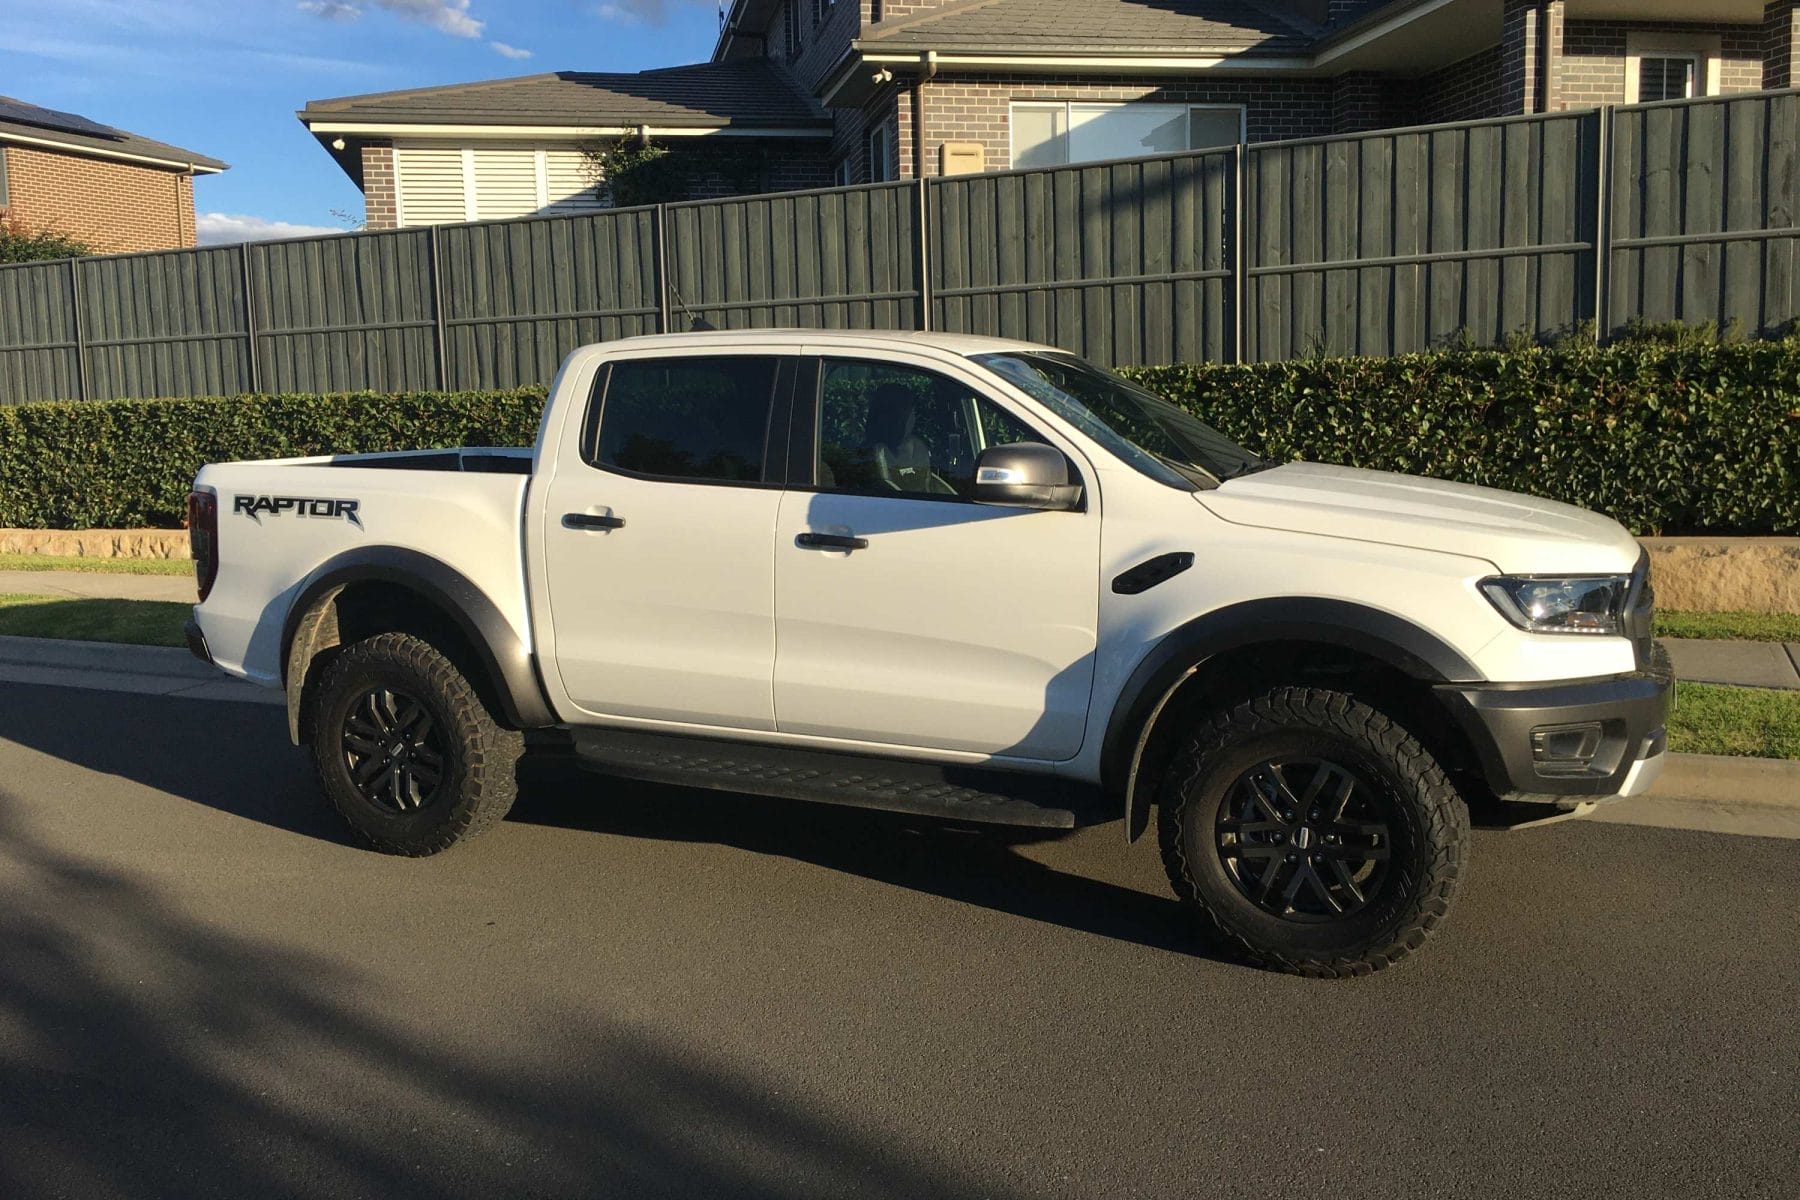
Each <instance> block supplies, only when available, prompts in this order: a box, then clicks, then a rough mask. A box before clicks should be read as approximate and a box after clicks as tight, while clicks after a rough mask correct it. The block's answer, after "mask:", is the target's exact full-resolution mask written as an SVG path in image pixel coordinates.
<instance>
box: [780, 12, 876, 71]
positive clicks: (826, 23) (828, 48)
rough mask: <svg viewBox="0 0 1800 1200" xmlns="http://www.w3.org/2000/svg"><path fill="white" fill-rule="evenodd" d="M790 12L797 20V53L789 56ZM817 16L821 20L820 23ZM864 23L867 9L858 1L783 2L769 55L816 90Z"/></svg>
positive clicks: (795, 27)
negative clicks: (860, 23)
mask: <svg viewBox="0 0 1800 1200" xmlns="http://www.w3.org/2000/svg"><path fill="white" fill-rule="evenodd" d="M866 3H868V0H862V4H866ZM790 9H791V10H792V11H793V14H794V18H795V20H794V34H795V42H796V51H795V53H793V54H789V53H788V43H787V30H788V12H789V10H790ZM815 14H816V15H817V16H818V18H819V19H818V20H817V21H816V22H815V21H814V19H813V18H814V16H815ZM861 20H863V10H862V7H861V5H860V4H859V3H858V0H834V2H833V3H831V4H829V5H827V4H825V3H823V0H783V2H782V3H781V4H779V5H777V6H776V8H775V12H774V16H773V17H772V18H771V19H770V21H769V25H768V29H767V38H768V40H767V42H766V43H765V45H766V52H767V55H768V57H770V58H772V59H774V60H775V61H776V62H779V63H781V64H782V65H783V66H785V67H786V68H787V69H788V70H789V71H791V72H793V75H794V78H796V79H798V80H799V81H800V85H801V87H802V88H805V89H806V90H808V91H812V90H814V89H816V88H817V87H818V85H819V83H820V81H821V80H822V79H824V77H825V74H826V72H827V71H829V70H830V69H831V68H832V66H833V65H835V64H836V63H837V61H838V59H840V58H842V57H843V54H844V51H845V50H847V49H849V48H850V43H851V41H852V40H853V39H854V38H855V37H856V32H857V26H858V23H859V22H860V21H861Z"/></svg>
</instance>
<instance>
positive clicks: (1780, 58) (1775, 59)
mask: <svg viewBox="0 0 1800 1200" xmlns="http://www.w3.org/2000/svg"><path fill="white" fill-rule="evenodd" d="M1762 35H1763V75H1762V85H1763V86H1764V87H1766V88H1787V87H1793V86H1795V85H1796V84H1800V73H1797V72H1796V71H1795V67H1796V66H1800V4H1797V3H1795V0H1776V2H1775V3H1773V4H1769V5H1766V6H1764V8H1763V25H1762Z"/></svg>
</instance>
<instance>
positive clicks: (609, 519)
mask: <svg viewBox="0 0 1800 1200" xmlns="http://www.w3.org/2000/svg"><path fill="white" fill-rule="evenodd" d="M624 524H625V518H624V517H613V516H602V515H601V514H599V513H564V514H563V528H564V529H618V528H621V527H622V526H623V525H624Z"/></svg>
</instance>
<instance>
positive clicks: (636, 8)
mask: <svg viewBox="0 0 1800 1200" xmlns="http://www.w3.org/2000/svg"><path fill="white" fill-rule="evenodd" d="M711 2H712V0H606V3H604V4H602V5H600V6H599V7H598V8H596V9H595V10H594V11H595V12H597V13H599V14H600V16H601V17H603V18H605V19H606V20H608V21H618V22H620V23H622V24H625V25H636V24H639V23H642V24H645V25H661V24H664V23H665V22H667V21H668V19H669V9H670V8H671V7H673V6H675V5H677V4H684V3H686V4H710V3H711Z"/></svg>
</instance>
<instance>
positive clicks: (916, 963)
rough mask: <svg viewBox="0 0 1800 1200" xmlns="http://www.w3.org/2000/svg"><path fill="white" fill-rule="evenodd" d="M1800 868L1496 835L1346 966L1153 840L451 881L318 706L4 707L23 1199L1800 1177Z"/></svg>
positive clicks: (825, 817) (611, 813) (132, 699)
mask: <svg viewBox="0 0 1800 1200" xmlns="http://www.w3.org/2000/svg"><path fill="white" fill-rule="evenodd" d="M1796 849H1797V846H1796V843H1794V842H1791V841H1774V840H1761V839H1756V838H1748V837H1733V836H1727V835H1720V834H1704V833H1692V832H1681V831H1671V830H1661V829H1642V828H1631V827H1625V826H1602V825H1593V824H1586V825H1583V824H1572V825H1563V826H1557V827H1554V828H1550V829H1543V830H1537V831H1532V832H1527V833H1515V834H1499V833H1493V834H1478V835H1477V837H1476V842H1475V847H1474V863H1473V871H1472V874H1471V876H1470V878H1469V880H1468V883H1467V885H1466V887H1465V888H1464V890H1463V892H1462V894H1461V896H1460V902H1459V905H1458V908H1457V910H1456V912H1455V913H1454V915H1453V919H1452V920H1451V921H1450V922H1448V923H1447V925H1446V927H1445V928H1444V929H1443V930H1442V931H1441V934H1440V936H1439V937H1438V938H1437V939H1436V940H1435V941H1434V942H1433V943H1432V944H1431V945H1430V946H1428V947H1427V949H1426V951H1425V952H1424V953H1422V954H1420V955H1418V956H1415V957H1414V958H1413V959H1411V960H1409V961H1408V962H1406V963H1403V964H1402V965H1401V966H1399V967H1397V968H1395V969H1393V970H1390V971H1387V972H1384V973H1382V974H1380V975H1377V976H1374V977H1372V978H1370V979H1365V980H1356V981H1350V982H1346V983H1323V982H1313V981H1306V980H1297V979H1291V978H1287V977H1283V976H1277V975H1270V974H1263V973H1259V972H1256V971H1252V970H1248V969H1245V968H1243V967H1239V966H1235V965H1232V964H1229V963H1224V962H1219V961H1215V960H1213V959H1211V958H1209V957H1207V956H1206V955H1205V954H1203V953H1200V952H1197V951H1196V949H1195V948H1194V947H1193V945H1192V943H1191V942H1190V940H1189V938H1188V937H1187V934H1186V932H1185V930H1184V927H1183V924H1182V921H1181V916H1180V913H1179V911H1178V910H1177V908H1176V906H1175V904H1174V902H1173V901H1172V900H1170V899H1169V898H1168V892H1167V889H1166V886H1165V884H1164V882H1163V880H1162V877H1161V871H1160V867H1159V865H1158V863H1157V861H1156V856H1155V852H1154V850H1153V849H1152V848H1150V847H1147V846H1140V847H1138V848H1137V849H1136V850H1132V851H1127V850H1126V849H1125V847H1124V846H1123V845H1122V837H1121V834H1120V830H1119V827H1118V826H1117V825H1116V824H1115V825H1110V826H1103V827H1100V828H1098V829H1093V830H1088V831H1085V832H1083V833H1082V834H1080V835H1077V836H1075V837H1073V838H1069V839H1066V840H1062V841H1055V842H1044V843H1038V844H1017V843H1008V842H1007V841H1005V840H1002V839H997V838H994V837H991V836H985V835H972V834H969V833H966V832H961V831H955V830H948V829H944V828H934V827H931V826H929V825H926V824H922V823H917V822H908V821H905V820H894V819H887V818H883V817H879V816H871V815H869V814H864V813H857V812H850V811H840V810H830V809H819V808H812V807H808V806H805V805H797V804H796V805H779V804H770V803H768V802H763V801H753V800H748V799H742V798H738V797H729V796H717V795H710V794H704V793H690V792H683V791H677V790H671V789H653V788H647V787H638V786H634V787H629V788H627V787H620V786H612V787H609V786H605V785H602V784H598V783H595V784H587V783H583V782H580V781H577V782H570V781H567V780H561V779H551V780H548V781H542V782H537V783H535V784H533V786H532V787H530V788H529V789H528V791H527V794H526V799H525V800H524V801H523V802H522V804H521V806H520V807H519V809H518V810H516V812H515V814H514V817H513V819H512V820H510V821H508V822H507V823H505V824H504V825H503V826H501V827H500V828H498V829H496V830H494V831H493V832H492V833H490V834H489V835H487V836H486V837H484V838H482V839H480V840H478V841H476V842H474V843H471V844H470V845H468V846H465V847H461V848H459V849H457V850H456V851H454V852H452V853H450V854H447V855H443V856H440V857H438V858H436V859H432V860H427V861H420V862H409V861H402V860H397V859H390V858H384V857H382V856H379V855H376V854H372V853H368V852H365V851H363V850H360V849H357V848H355V847H353V846H352V845H350V844H348V843H347V841H346V840H345V839H344V838H343V837H342V836H340V834H339V831H338V827H337V825H336V824H335V818H334V817H331V816H330V814H329V813H327V812H326V811H324V809H323V808H322V805H321V803H320V802H319V801H318V799H317V797H316V795H315V793H314V790H313V785H312V782H311V779H310V777H309V774H308V771H307V767H306V764H305V761H304V759H303V757H302V755H301V754H300V753H299V752H298V751H295V750H293V749H291V748H290V747H288V746H287V744H286V741H285V738H284V736H283V728H282V715H281V712H280V710H279V709H275V708H254V707H250V706H244V705H238V704H228V703H220V702H206V701H196V700H179V699H173V698H168V697H152V696H135V695H125V694H116V693H103V692H87V691H75V690H65V689H56V688H47V687H34V686H26V685H20V684H0V1196H4V1197H7V1198H8V1200H27V1198H33V1197H39V1196H79V1197H84V1198H85V1197H106V1196H181V1197H190V1196H194V1197H197V1196H223V1197H233V1198H242V1197H249V1198H252V1200H263V1198H272V1197H279V1196H301V1195H305V1196H340V1195H341V1196H370V1197H396V1196H439V1195H466V1196H479V1197H500V1196H509V1195H546V1196H565V1195H566V1196H618V1197H633V1198H635V1197H647V1196H662V1195H681V1196H747V1197H771V1198H772V1197H822V1196H840V1195H843V1196H852V1195H853V1196H874V1197H897V1198H898V1197H905V1198H909V1200H917V1198H921V1197H939V1196H943V1197H963V1196H991V1197H1023V1196H1072V1197H1110V1196H1155V1197H1174V1196H1184V1197H1185V1196H1257V1197H1277V1196H1279V1197H1289V1196H1331V1197H1340V1196H1341V1197H1396V1196H1430V1197H1446V1196H1480V1197H1494V1196H1529V1197H1534V1198H1536V1197H1547V1196H1581V1197H1589V1196H1608V1195H1620V1196H1632V1197H1648V1196H1681V1197H1693V1196H1748V1195H1781V1196H1793V1195H1795V1194H1797V1192H1800V1142H1797V1139H1796V1129H1800V862H1797V861H1796V856H1795V851H1796Z"/></svg>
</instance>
